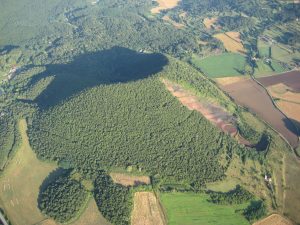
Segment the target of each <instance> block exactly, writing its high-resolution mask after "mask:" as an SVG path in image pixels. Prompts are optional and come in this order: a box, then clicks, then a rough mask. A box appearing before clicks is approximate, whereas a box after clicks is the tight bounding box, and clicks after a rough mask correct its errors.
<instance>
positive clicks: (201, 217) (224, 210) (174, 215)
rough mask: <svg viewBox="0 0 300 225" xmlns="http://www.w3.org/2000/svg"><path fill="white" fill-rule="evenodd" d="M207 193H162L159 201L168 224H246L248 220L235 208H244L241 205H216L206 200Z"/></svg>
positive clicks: (243, 205) (244, 205) (244, 206)
mask: <svg viewBox="0 0 300 225" xmlns="http://www.w3.org/2000/svg"><path fill="white" fill-rule="evenodd" d="M208 198H209V197H208V195H207V194H195V193H164V194H161V202H162V204H163V206H164V208H165V210H166V214H167V219H168V224H169V225H176V224H178V225H182V224H185V225H199V224H206V225H209V224H212V225H218V224H220V225H221V224H222V225H229V224H230V225H232V224H239V225H244V224H245V225H246V224H249V222H248V221H247V220H246V219H245V218H244V217H243V216H242V215H241V214H239V213H236V212H235V211H236V210H239V209H244V208H246V206H247V204H241V205H217V204H213V203H210V202H208V201H207V200H208Z"/></svg>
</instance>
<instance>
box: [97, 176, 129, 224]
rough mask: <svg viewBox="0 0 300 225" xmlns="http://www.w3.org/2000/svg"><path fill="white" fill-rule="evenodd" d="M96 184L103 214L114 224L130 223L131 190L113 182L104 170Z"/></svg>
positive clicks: (99, 205) (98, 203)
mask: <svg viewBox="0 0 300 225" xmlns="http://www.w3.org/2000/svg"><path fill="white" fill-rule="evenodd" d="M94 186H95V187H96V188H95V190H94V196H95V200H96V203H97V205H98V208H99V210H100V211H101V213H102V215H103V216H104V217H105V218H106V219H108V220H109V221H110V222H112V223H113V224H118V225H119V224H120V225H126V224H130V213H131V209H132V196H131V191H130V190H129V189H128V188H127V187H124V186H122V185H120V184H115V183H113V181H112V179H111V177H110V176H109V175H107V174H105V173H103V172H100V174H99V175H98V176H97V178H96V180H95V183H94Z"/></svg>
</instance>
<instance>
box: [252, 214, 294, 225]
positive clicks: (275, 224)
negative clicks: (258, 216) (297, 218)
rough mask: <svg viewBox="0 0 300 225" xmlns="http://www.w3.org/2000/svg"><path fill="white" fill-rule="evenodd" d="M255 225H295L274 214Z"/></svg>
mask: <svg viewBox="0 0 300 225" xmlns="http://www.w3.org/2000/svg"><path fill="white" fill-rule="evenodd" d="M253 225H293V223H291V222H290V221H289V220H287V219H286V218H284V217H282V216H281V215H278V214H272V215H270V216H268V217H267V218H264V219H262V220H260V221H258V222H255V223H254V224H253Z"/></svg>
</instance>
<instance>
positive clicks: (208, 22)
mask: <svg viewBox="0 0 300 225" xmlns="http://www.w3.org/2000/svg"><path fill="white" fill-rule="evenodd" d="M217 21H218V18H217V17H212V18H205V19H204V20H203V24H204V26H205V27H206V28H207V29H212V28H215V23H216V22H217Z"/></svg>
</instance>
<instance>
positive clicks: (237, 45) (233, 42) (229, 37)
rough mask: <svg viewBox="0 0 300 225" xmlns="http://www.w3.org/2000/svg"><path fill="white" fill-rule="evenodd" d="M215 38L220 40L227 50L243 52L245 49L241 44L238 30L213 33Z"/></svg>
mask: <svg viewBox="0 0 300 225" xmlns="http://www.w3.org/2000/svg"><path fill="white" fill-rule="evenodd" d="M214 37H215V38H217V39H218V40H220V41H221V42H222V43H223V45H224V47H225V49H226V50H227V51H229V52H235V53H242V54H244V53H245V52H246V50H245V49H244V46H243V44H242V41H241V38H240V33H239V32H226V33H220V34H216V35H214Z"/></svg>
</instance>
